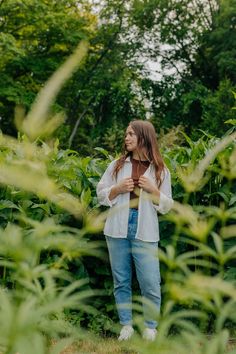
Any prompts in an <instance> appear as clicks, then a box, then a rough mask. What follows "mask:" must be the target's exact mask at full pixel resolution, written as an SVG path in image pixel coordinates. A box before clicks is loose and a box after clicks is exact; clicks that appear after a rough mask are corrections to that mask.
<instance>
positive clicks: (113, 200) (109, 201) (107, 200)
mask: <svg viewBox="0 0 236 354" xmlns="http://www.w3.org/2000/svg"><path fill="white" fill-rule="evenodd" d="M112 187H113V186H111V187H109V188H107V190H106V198H105V202H106V205H108V206H109V207H112V206H113V205H114V204H116V202H117V197H118V196H117V197H115V198H114V199H112V200H110V199H109V194H110V192H111V189H112Z"/></svg>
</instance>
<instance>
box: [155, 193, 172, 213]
mask: <svg viewBox="0 0 236 354" xmlns="http://www.w3.org/2000/svg"><path fill="white" fill-rule="evenodd" d="M173 204H174V201H173V199H172V198H169V197H167V196H166V195H165V194H164V193H162V192H160V199H159V204H158V205H157V204H153V206H154V208H155V209H156V210H157V211H159V212H160V213H161V214H166V213H168V211H170V209H171V208H172V206H173Z"/></svg>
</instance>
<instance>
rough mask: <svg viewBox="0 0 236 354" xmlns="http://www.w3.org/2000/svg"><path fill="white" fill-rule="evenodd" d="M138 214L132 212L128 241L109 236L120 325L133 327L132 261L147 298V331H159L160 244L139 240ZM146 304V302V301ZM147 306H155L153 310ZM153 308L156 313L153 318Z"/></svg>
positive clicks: (144, 298) (145, 309)
mask: <svg viewBox="0 0 236 354" xmlns="http://www.w3.org/2000/svg"><path fill="white" fill-rule="evenodd" d="M137 221H138V210H136V209H130V213H129V223H128V234H127V238H114V237H109V236H106V241H107V246H108V251H109V258H110V263H111V270H112V275H113V281H114V296H115V301H116V306H117V310H118V315H119V319H120V323H121V324H122V325H127V324H132V289H131V284H132V259H133V262H134V266H135V270H136V276H137V279H138V283H139V287H140V290H141V294H142V297H143V312H144V320H145V325H146V327H149V328H156V326H157V321H156V320H155V315H157V314H158V313H159V311H160V305H161V288H160V270H159V260H158V258H157V249H158V243H157V242H144V241H141V240H137V239H135V235H136V230H137ZM145 300H146V301H145ZM147 302H150V303H151V304H152V306H151V308H150V306H148V304H147ZM153 308H155V311H154V312H156V313H154V316H153Z"/></svg>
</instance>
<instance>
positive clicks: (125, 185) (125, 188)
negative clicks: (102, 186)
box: [115, 177, 134, 194]
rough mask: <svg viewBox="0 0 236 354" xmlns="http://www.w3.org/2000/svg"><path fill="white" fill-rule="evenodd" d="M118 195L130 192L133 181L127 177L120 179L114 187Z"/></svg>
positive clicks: (132, 187) (132, 188)
mask: <svg viewBox="0 0 236 354" xmlns="http://www.w3.org/2000/svg"><path fill="white" fill-rule="evenodd" d="M115 187H116V189H117V192H118V194H122V193H128V192H132V191H133V190H134V181H133V180H132V178H130V177H127V178H124V179H122V180H121V181H120V182H119V183H118V184H117V185H116V186H115Z"/></svg>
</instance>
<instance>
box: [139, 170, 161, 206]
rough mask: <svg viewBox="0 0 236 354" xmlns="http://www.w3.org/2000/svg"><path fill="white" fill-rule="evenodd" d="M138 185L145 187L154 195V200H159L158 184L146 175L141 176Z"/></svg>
mask: <svg viewBox="0 0 236 354" xmlns="http://www.w3.org/2000/svg"><path fill="white" fill-rule="evenodd" d="M138 186H139V187H140V188H143V190H145V192H148V193H150V194H152V195H153V197H154V198H153V201H154V202H159V198H160V191H159V189H158V188H157V186H156V185H155V184H154V183H153V182H152V181H151V180H150V179H149V178H148V177H146V176H141V177H139V180H138Z"/></svg>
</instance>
